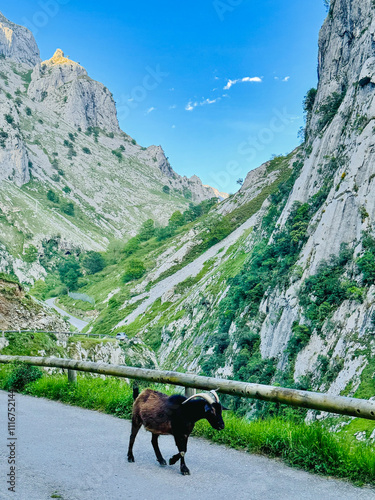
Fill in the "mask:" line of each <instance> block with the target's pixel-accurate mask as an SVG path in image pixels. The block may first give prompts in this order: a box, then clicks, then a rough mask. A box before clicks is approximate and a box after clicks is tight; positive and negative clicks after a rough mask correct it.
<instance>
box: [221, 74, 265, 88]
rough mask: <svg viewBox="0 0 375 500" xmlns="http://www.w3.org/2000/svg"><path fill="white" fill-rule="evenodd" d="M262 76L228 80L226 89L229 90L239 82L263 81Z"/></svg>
mask: <svg viewBox="0 0 375 500" xmlns="http://www.w3.org/2000/svg"><path fill="white" fill-rule="evenodd" d="M262 81H263V80H262V78H260V77H259V76H254V77H250V76H245V77H244V78H237V80H230V79H229V80H228V83H227V84H226V85H225V87H224V90H229V89H230V88H231V87H233V85H236V84H237V83H244V82H250V83H262Z"/></svg>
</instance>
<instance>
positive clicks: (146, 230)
mask: <svg viewBox="0 0 375 500" xmlns="http://www.w3.org/2000/svg"><path fill="white" fill-rule="evenodd" d="M154 235H155V223H154V221H153V220H152V219H148V220H146V221H145V222H144V223H143V224H142V226H141V229H140V231H139V235H138V237H139V239H140V241H147V240H149V239H150V238H152V237H153V236H154Z"/></svg>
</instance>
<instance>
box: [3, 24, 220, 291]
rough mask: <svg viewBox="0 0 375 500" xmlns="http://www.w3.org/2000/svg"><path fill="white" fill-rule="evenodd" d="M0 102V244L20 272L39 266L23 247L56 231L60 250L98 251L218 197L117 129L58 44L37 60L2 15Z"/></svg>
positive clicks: (100, 97) (97, 90)
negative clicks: (49, 54)
mask: <svg viewBox="0 0 375 500" xmlns="http://www.w3.org/2000/svg"><path fill="white" fill-rule="evenodd" d="M0 107H1V110H2V112H1V113H0V209H1V211H0V228H1V230H0V235H1V236H0V245H1V248H2V250H0V251H1V255H2V257H3V259H2V260H3V261H7V262H8V264H9V265H8V267H12V266H13V268H14V270H15V272H16V273H18V275H19V277H20V278H21V279H24V278H25V276H26V277H27V276H28V279H29V281H31V280H32V279H33V276H34V277H35V276H37V277H41V276H43V274H44V272H43V269H41V268H39V269H36V266H34V268H33V269H31V268H30V266H28V265H26V266H25V265H24V264H25V263H24V260H23V255H24V252H25V251H26V250H27V248H28V247H29V246H30V245H32V246H35V247H36V248H37V249H39V250H40V251H41V252H42V245H41V242H42V241H43V240H46V239H47V240H48V239H50V238H53V237H55V236H56V235H58V236H59V241H61V242H62V244H63V247H64V248H65V249H67V248H68V247H69V246H70V247H77V246H79V247H81V248H82V249H85V250H104V249H105V248H106V247H107V246H108V243H109V242H110V241H113V240H115V239H127V238H129V236H132V235H134V234H135V233H136V232H137V230H138V229H139V227H140V226H141V224H142V223H143V222H144V221H145V220H147V219H150V218H152V219H154V220H156V221H158V223H159V224H161V225H163V224H165V223H166V222H167V221H168V219H169V217H170V216H171V214H172V213H173V212H174V211H175V210H181V209H186V208H187V207H188V206H189V203H190V202H194V203H196V202H200V201H202V200H204V199H209V198H212V197H216V196H218V193H217V192H216V191H215V190H214V189H212V188H210V187H206V186H203V184H202V182H201V181H200V179H199V178H198V177H196V176H193V177H192V178H191V179H188V178H186V177H181V176H180V175H178V174H177V173H176V172H175V171H174V170H173V169H172V167H171V165H170V164H169V162H168V160H167V158H166V156H165V154H164V151H163V149H162V148H161V147H157V146H150V147H149V148H145V147H141V146H139V145H138V144H137V143H136V141H135V140H134V139H132V138H131V137H129V136H128V135H127V134H126V133H124V132H123V131H121V130H120V127H119V124H118V120H117V113H116V106H115V102H114V100H113V96H112V94H111V92H110V91H109V90H108V89H107V88H106V87H105V86H104V85H102V84H101V83H99V82H96V81H94V80H92V79H91V78H90V77H89V76H88V73H87V71H86V70H85V69H84V68H83V67H82V66H81V65H80V64H78V63H76V62H74V61H73V60H71V59H70V58H68V57H66V56H65V55H64V53H63V51H62V50H60V49H58V50H57V51H56V52H55V54H54V55H53V57H52V58H51V59H49V60H47V61H44V62H41V61H40V57H39V50H38V47H37V45H36V42H35V40H34V38H33V36H32V34H31V33H30V31H29V30H27V29H26V28H23V27H22V26H17V25H15V24H13V23H11V22H10V21H8V20H6V19H5V18H4V16H2V15H0ZM2 270H5V268H3V269H2Z"/></svg>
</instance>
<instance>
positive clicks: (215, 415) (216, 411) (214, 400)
mask: <svg viewBox="0 0 375 500" xmlns="http://www.w3.org/2000/svg"><path fill="white" fill-rule="evenodd" d="M196 398H201V399H204V400H205V401H206V404H205V406H204V418H205V419H207V420H208V422H209V423H210V425H211V427H213V428H214V429H216V430H218V431H220V430H222V429H224V427H225V424H224V420H223V416H222V411H223V410H226V409H227V408H224V407H223V406H222V404H221V403H220V400H219V396H218V395H217V394H216V391H210V392H208V393H203V392H200V393H199V394H194V395H193V396H190V398H188V399H186V400H185V401H184V402H183V403H182V404H186V403H187V402H188V401H191V400H192V399H196Z"/></svg>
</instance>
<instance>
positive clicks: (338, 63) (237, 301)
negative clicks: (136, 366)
mask: <svg viewBox="0 0 375 500" xmlns="http://www.w3.org/2000/svg"><path fill="white" fill-rule="evenodd" d="M374 43H375V6H374V3H373V2H372V0H361V1H359V0H334V1H332V2H331V8H330V12H329V15H328V17H327V19H326V21H325V23H324V26H323V28H322V30H321V33H320V39H319V85H318V89H317V90H311V91H310V92H309V93H308V95H307V98H306V101H305V109H306V111H307V123H306V141H305V144H304V145H303V146H302V147H301V148H299V149H298V150H296V151H295V152H294V153H293V154H291V155H290V157H289V158H287V159H276V163H275V160H274V161H273V162H271V164H270V165H268V166H267V165H265V166H263V167H260V169H258V170H256V171H254V172H251V173H250V174H249V176H248V178H247V180H246V182H245V184H244V186H243V188H242V189H241V191H240V192H239V193H238V194H237V195H236V196H235V197H232V198H230V199H229V200H227V201H226V202H224V203H223V204H221V205H220V206H219V208H218V209H216V210H217V211H218V212H221V213H222V214H225V217H229V218H230V217H232V220H233V218H234V217H235V215H234V214H235V213H236V211H237V210H238V209H239V210H241V209H243V207H246V209H250V207H251V204H254V203H255V200H257V198H258V196H259V194H258V193H259V192H260V193H264V194H265V196H264V198H261V201H262V202H261V203H260V206H258V205H257V209H256V210H255V212H254V211H251V212H249V214H248V215H249V216H252V217H253V218H252V219H251V220H250V222H249V226H248V228H249V229H248V230H247V231H245V232H244V233H242V235H241V237H240V238H239V239H238V240H237V241H235V242H234V243H233V245H232V246H231V247H230V248H229V249H226V251H223V252H222V253H220V252H218V253H216V254H215V255H213V256H212V258H211V259H209V260H207V262H206V263H205V264H204V267H203V268H202V267H200V268H199V273H198V274H196V273H195V272H191V274H190V275H189V276H185V277H187V279H186V280H185V281H183V282H179V281H178V276H177V275H174V273H173V271H174V269H175V270H176V271H177V272H180V271H179V269H180V268H181V264H180V263H179V262H177V264H178V266H177V267H174V266H176V262H174V264H173V261H174V260H175V259H174V255H178V252H179V250H180V248H182V245H181V246H178V245H175V247H174V250H173V251H171V252H170V253H168V251H166V252H165V253H164V254H162V253H161V254H160V256H159V257H160V258H159V259H157V260H156V262H157V264H156V266H155V269H154V270H151V272H150V274H149V275H148V276H149V277H151V276H158V274H157V270H158V269H159V268H160V267H162V266H166V268H167V269H168V271H169V275H170V276H171V279H170V280H169V281H168V280H165V281H164V282H163V281H161V282H160V283H161V285H165V293H164V294H163V295H162V296H161V297H160V296H159V297H158V298H157V300H155V302H154V303H153V304H152V305H150V306H149V307H148V308H146V310H144V309H145V308H144V307H143V306H142V302H141V301H144V300H145V299H146V300H147V296H148V295H150V297H151V296H152V290H153V288H151V284H152V279H151V280H150V279H149V278H147V276H146V278H145V280H144V284H142V283H141V284H140V283H138V284H137V285H136V287H135V288H134V289H133V290H132V291H131V293H132V295H133V298H131V299H128V302H126V303H125V304H124V303H123V301H119V302H118V303H117V305H116V302H115V300H114V301H113V302H112V303H111V304H108V308H110V307H113V308H114V310H116V315H117V317H121V313H122V315H123V316H124V318H123V319H122V320H121V322H120V323H119V327H120V328H124V326H123V325H125V330H126V331H127V332H128V333H129V334H130V335H137V336H139V337H141V338H143V339H145V340H146V341H147V342H149V345H150V348H153V349H156V351H157V354H158V361H159V363H160V365H162V366H164V367H170V368H172V367H173V368H174V369H176V368H177V367H180V368H181V369H185V370H189V371H198V372H199V371H203V372H204V373H206V374H219V375H225V376H234V377H235V378H236V379H240V380H247V381H254V382H263V383H271V382H273V383H275V382H276V383H281V384H283V385H288V386H298V387H301V388H306V389H318V390H325V391H329V392H332V393H335V394H345V395H356V396H358V397H367V398H369V397H373V394H374V390H375V382H374V377H373V376H374V372H375V365H374V361H373V356H374V354H375V342H374V339H373V334H374V331H375V302H374V293H375V228H374V217H375V199H374V197H373V196H372V188H373V182H374V179H375V158H374V154H375V148H374V145H375V143H374V137H375V136H374V118H375V114H374V97H375V77H374V74H375V65H374V64H375V62H374V61H375V58H374V56H373V51H374ZM278 162H280V163H284V164H285V166H286V167H287V168H286V169H284V172H285V175H283V176H282V177H280V175H279V174H277V175H276V180H277V182H276V184H273V180H272V177H270V176H272V169H273V168H275V170H277V164H278ZM262 172H263V173H264V172H265V173H268V178H266V179H265V184H262V183H260V185H259V189H258V187H257V183H258V182H259V181H262V175H261V174H262ZM272 185H273V187H274V189H272V190H271V191H268V192H267V189H268V187H269V186H272ZM244 200H247V201H246V202H244ZM258 200H259V198H258ZM242 203H244V204H242ZM246 209H245V210H246ZM254 213H255V214H258V215H257V217H254ZM205 223H206V226H207V228H206V230H208V231H209V230H210V229H209V227H210V226H209V224H207V221H206V222H205ZM198 234H199V233H198ZM201 234H202V233H201ZM200 236H201V235H200ZM201 237H202V236H201ZM195 238H198V239H199V236H197V233H195V234H190V236H187V239H186V240H185V244H187V243H189V245H191V244H193V245H194V241H195ZM192 242H193V243H192ZM186 248H187V247H186V246H185V250H184V251H186ZM175 252H176V253H175ZM191 268H192V269H194V261H193V262H192V264H191ZM182 275H183V274H182ZM174 276H176V278H177V282H176V281H174V279H173V278H174ZM159 277H160V276H159ZM161 278H163V276H161ZM168 284H172V285H173V286H172V287H168ZM117 291H118V292H119V290H117ZM140 292H143V294H144V295H141V294H140ZM113 293H114V294H116V290H113ZM110 296H112V295H109V297H110ZM137 301H139V302H137ZM147 305H148V304H147ZM138 313H139V314H138ZM102 326H105V324H103V323H102ZM97 327H100V323H98V325H97ZM267 408H268V409H267V410H265V406H264V405H263V404H258V405H256V411H257V414H258V415H259V414H260V413H262V412H265V413H264V414H267V413H266V412H267V411H274V412H277V411H282V409H275V408H274V407H272V405H271V406H269V407H267ZM254 410H255V408H252V409H251V412H254ZM249 414H253V413H249ZM347 423H348V422H347ZM353 425H354V424H353ZM366 432H367V431H366Z"/></svg>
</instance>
